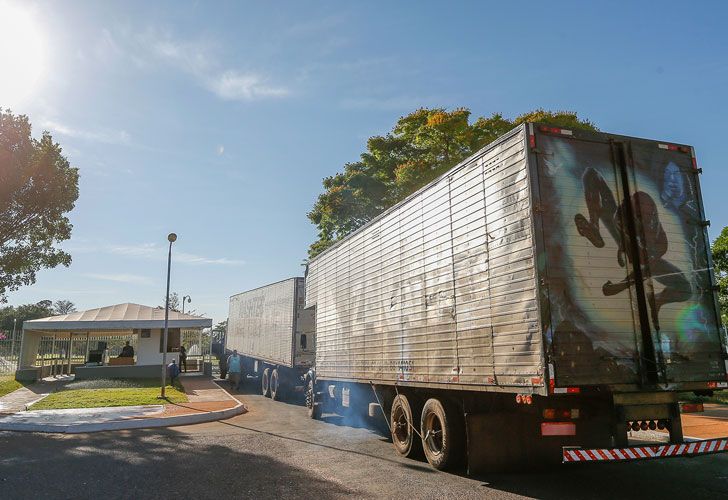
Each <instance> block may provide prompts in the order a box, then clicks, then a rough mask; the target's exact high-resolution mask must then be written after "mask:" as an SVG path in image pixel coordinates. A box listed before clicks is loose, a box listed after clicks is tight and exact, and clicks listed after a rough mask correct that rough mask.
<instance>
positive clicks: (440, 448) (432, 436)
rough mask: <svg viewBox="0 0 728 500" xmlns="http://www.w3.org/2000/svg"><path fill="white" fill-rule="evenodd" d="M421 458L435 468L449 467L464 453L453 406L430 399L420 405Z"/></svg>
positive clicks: (458, 461)
mask: <svg viewBox="0 0 728 500" xmlns="http://www.w3.org/2000/svg"><path fill="white" fill-rule="evenodd" d="M420 433H421V434H422V448H423V449H424V452H425V458H427V461H428V462H429V463H430V465H432V466H433V467H434V468H435V469H438V470H445V469H451V468H453V467H455V466H456V465H458V464H459V463H460V462H461V459H462V458H463V455H464V452H465V450H464V443H465V433H464V430H463V425H462V415H461V414H460V412H458V411H456V407H455V406H454V405H443V403H442V402H440V400H439V399H435V398H431V399H428V400H427V402H426V403H425V406H424V407H423V408H422V418H421V421H420Z"/></svg>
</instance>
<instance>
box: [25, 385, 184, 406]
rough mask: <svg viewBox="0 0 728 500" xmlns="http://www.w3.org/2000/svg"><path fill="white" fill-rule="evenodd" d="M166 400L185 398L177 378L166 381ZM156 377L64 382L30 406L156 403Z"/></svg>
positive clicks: (157, 387) (181, 401) (161, 401)
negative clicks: (168, 383) (173, 381)
mask: <svg viewBox="0 0 728 500" xmlns="http://www.w3.org/2000/svg"><path fill="white" fill-rule="evenodd" d="M165 392H166V396H167V400H168V401H169V402H171V403H185V402H187V395H186V394H185V393H184V392H183V389H182V385H180V383H179V380H177V381H175V384H174V387H173V386H170V385H167V388H166V390H165ZM157 396H159V380H158V379H119V380H114V379H111V380H82V381H79V382H71V383H69V384H66V385H65V386H64V387H63V388H62V389H61V390H59V391H57V392H54V393H52V394H51V395H49V396H47V397H46V398H43V399H42V400H40V401H38V402H37V403H36V404H34V405H33V406H31V407H30V409H31V410H56V409H63V408H100V407H105V406H137V405H158V404H162V403H164V400H160V399H157Z"/></svg>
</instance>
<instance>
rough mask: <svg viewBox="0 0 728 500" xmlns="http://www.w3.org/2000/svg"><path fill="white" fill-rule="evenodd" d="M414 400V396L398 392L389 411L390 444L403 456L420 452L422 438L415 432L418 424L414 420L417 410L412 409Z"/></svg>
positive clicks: (419, 454) (415, 454)
mask: <svg viewBox="0 0 728 500" xmlns="http://www.w3.org/2000/svg"><path fill="white" fill-rule="evenodd" d="M414 402H415V400H414V398H408V397H407V396H405V395H404V394H398V395H397V396H395V398H394V401H392V409H391V411H390V412H389V430H390V433H391V434H392V444H394V449H395V450H397V453H399V454H400V455H402V456H403V457H417V456H421V454H422V440H421V439H420V437H419V436H418V435H417V433H416V432H415V429H416V428H417V426H418V425H417V423H416V422H415V415H417V414H418V412H416V411H414V410H413V407H415V405H414V404H413V403H414Z"/></svg>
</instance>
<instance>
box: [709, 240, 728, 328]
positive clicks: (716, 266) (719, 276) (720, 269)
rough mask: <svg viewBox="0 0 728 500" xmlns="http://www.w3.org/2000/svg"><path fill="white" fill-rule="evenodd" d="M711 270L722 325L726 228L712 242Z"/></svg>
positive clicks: (727, 277)
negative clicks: (716, 283) (714, 280)
mask: <svg viewBox="0 0 728 500" xmlns="http://www.w3.org/2000/svg"><path fill="white" fill-rule="evenodd" d="M712 251H713V270H714V272H715V279H716V281H717V282H718V288H719V290H718V301H719V303H720V315H721V318H722V320H723V324H724V325H726V324H728V226H726V227H724V228H723V230H722V231H721V232H720V235H719V236H718V237H717V238H716V239H715V241H714V242H713V247H712Z"/></svg>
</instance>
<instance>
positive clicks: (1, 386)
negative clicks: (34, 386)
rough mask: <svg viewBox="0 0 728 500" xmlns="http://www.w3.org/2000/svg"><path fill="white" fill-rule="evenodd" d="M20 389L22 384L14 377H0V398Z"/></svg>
mask: <svg viewBox="0 0 728 500" xmlns="http://www.w3.org/2000/svg"><path fill="white" fill-rule="evenodd" d="M21 387H23V384H21V383H20V382H18V381H17V380H15V378H14V377H0V396H4V395H6V394H10V393H11V392H13V391H14V390H15V389H20V388H21Z"/></svg>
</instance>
